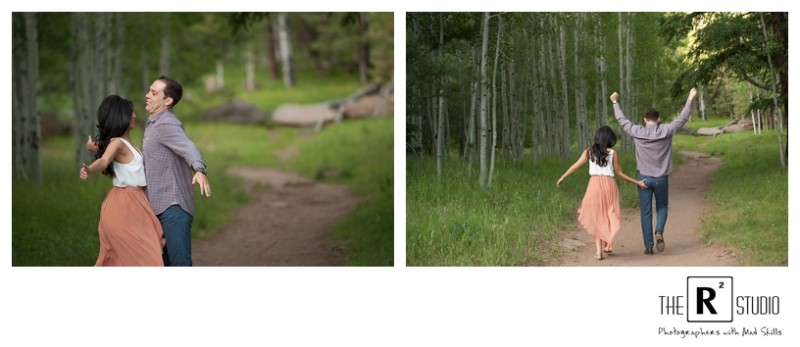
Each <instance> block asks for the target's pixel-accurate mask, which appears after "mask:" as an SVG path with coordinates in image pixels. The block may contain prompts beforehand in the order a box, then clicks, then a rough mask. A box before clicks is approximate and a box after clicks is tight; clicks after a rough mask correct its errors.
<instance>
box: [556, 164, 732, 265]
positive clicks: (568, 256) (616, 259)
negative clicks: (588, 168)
mask: <svg viewBox="0 0 800 347" xmlns="http://www.w3.org/2000/svg"><path fill="white" fill-rule="evenodd" d="M681 154H682V155H683V156H684V163H683V165H681V166H680V167H678V168H677V169H676V170H675V171H673V173H672V174H671V175H670V177H669V185H670V186H669V217H668V218H667V225H666V228H665V229H666V230H665V232H664V241H665V243H666V248H665V249H664V252H661V253H659V252H658V251H657V250H655V248H654V249H653V250H654V251H655V255H652V256H649V255H645V254H644V253H643V251H644V243H643V241H642V228H641V224H640V219H639V209H623V211H622V229H621V230H620V231H619V233H617V236H616V239H615V240H614V243H615V245H614V252H613V254H610V255H604V259H603V260H602V261H597V260H595V259H594V258H593V256H594V253H595V250H594V239H593V238H592V237H591V235H589V234H588V233H587V232H586V231H585V230H583V228H580V226H578V227H577V228H576V229H575V230H571V231H568V232H566V233H564V236H563V238H562V241H561V247H562V249H563V251H564V253H563V254H562V256H561V258H560V259H559V260H557V261H556V262H554V263H553V264H549V265H556V266H737V265H739V264H738V263H737V261H736V257H735V254H734V253H733V251H732V250H730V249H726V248H723V247H720V246H716V245H705V244H703V242H702V241H701V239H700V233H699V230H698V229H699V226H700V224H701V221H702V216H703V214H704V213H705V211H706V209H707V208H708V203H707V201H706V200H705V195H706V192H707V191H708V187H709V185H710V182H711V178H710V174H711V172H712V171H714V170H716V169H717V168H719V166H720V165H722V159H720V158H716V157H710V156H708V155H705V154H702V153H695V152H681ZM618 182H619V181H618ZM619 184H622V183H619ZM624 184H628V183H624ZM653 205H654V207H655V203H654V204H653ZM653 220H654V222H655V211H653Z"/></svg>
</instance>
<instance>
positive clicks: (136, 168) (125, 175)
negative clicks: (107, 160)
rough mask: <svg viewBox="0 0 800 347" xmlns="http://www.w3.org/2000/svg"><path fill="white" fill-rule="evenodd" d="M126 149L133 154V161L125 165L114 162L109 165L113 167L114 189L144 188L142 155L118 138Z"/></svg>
mask: <svg viewBox="0 0 800 347" xmlns="http://www.w3.org/2000/svg"><path fill="white" fill-rule="evenodd" d="M118 139H119V140H120V141H122V143H124V144H125V146H128V149H130V150H131V152H133V160H132V161H131V162H130V163H127V164H121V163H118V162H116V161H114V162H113V163H111V164H112V165H114V180H113V181H114V187H145V186H147V181H146V180H145V176H144V160H142V154H141V153H139V151H138V150H137V149H136V148H134V147H133V146H132V145H131V144H130V143H128V141H125V139H123V138H119V137H118Z"/></svg>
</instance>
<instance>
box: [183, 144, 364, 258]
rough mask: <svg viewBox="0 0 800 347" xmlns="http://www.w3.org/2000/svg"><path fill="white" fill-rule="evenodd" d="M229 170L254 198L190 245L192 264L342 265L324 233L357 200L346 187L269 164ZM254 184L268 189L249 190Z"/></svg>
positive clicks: (339, 251) (340, 252)
mask: <svg viewBox="0 0 800 347" xmlns="http://www.w3.org/2000/svg"><path fill="white" fill-rule="evenodd" d="M289 156H291V154H290V155H289ZM281 159H282V160H285V158H283V157H281ZM228 173H229V174H233V175H238V176H240V177H242V178H244V179H245V180H246V182H248V187H247V188H246V190H247V191H248V192H251V193H252V194H253V195H254V200H253V202H251V203H250V204H248V205H246V206H244V207H242V208H241V209H239V211H238V212H237V214H236V221H235V222H234V223H232V224H230V225H228V226H226V227H225V228H223V230H220V231H218V232H216V233H214V234H213V235H211V236H210V237H208V238H207V239H205V240H201V241H194V242H193V243H192V260H193V264H194V265H195V266H338V265H342V264H343V262H344V259H345V254H344V250H343V249H342V247H340V246H339V245H336V244H335V243H334V242H333V241H331V240H330V238H329V237H328V232H329V231H330V229H331V226H333V224H334V223H336V222H337V221H339V220H340V219H342V218H343V217H345V216H347V215H349V214H350V213H352V212H353V210H354V209H355V207H356V205H357V204H358V203H359V201H360V200H361V199H360V198H359V197H357V196H355V195H353V194H352V193H351V192H350V191H349V189H348V188H347V187H344V186H335V185H329V184H321V183H317V182H314V181H309V180H306V179H303V178H301V177H300V176H299V175H298V174H295V173H290V172H283V171H279V170H274V169H268V168H247V167H235V168H231V169H230V170H228ZM256 185H262V186H266V187H267V189H254V188H255V186H256Z"/></svg>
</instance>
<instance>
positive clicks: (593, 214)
mask: <svg viewBox="0 0 800 347" xmlns="http://www.w3.org/2000/svg"><path fill="white" fill-rule="evenodd" d="M616 143H617V135H616V134H614V130H611V128H609V127H608V126H603V127H600V129H597V132H596V133H595V135H594V144H593V145H592V146H591V147H589V148H587V149H585V150H584V151H583V153H581V156H580V158H578V161H576V162H575V164H573V165H572V166H571V167H570V168H569V169H567V172H565V173H564V175H562V176H561V178H559V179H558V182H556V185H558V186H561V183H563V182H564V180H565V179H566V178H567V176H569V175H571V174H573V173H574V172H575V171H577V170H578V169H579V168H580V167H581V166H583V164H586V162H587V161H588V162H589V175H590V178H589V185H588V186H587V187H586V194H585V195H584V197H583V201H582V202H581V207H580V208H579V209H578V221H579V222H580V223H581V225H582V226H583V227H584V228H585V229H586V231H587V232H589V234H591V235H593V236H594V245H595V254H594V258H595V259H596V260H602V259H603V251H605V252H606V253H611V252H612V247H613V246H612V245H613V243H614V236H615V235H616V234H617V232H618V231H619V229H620V225H621V224H620V222H621V220H622V215H621V212H620V205H619V188H618V187H617V182H616V181H614V173H616V174H617V175H618V176H619V177H620V178H622V179H623V180H625V181H628V182H630V183H633V184H635V185H637V186H639V187H640V188H643V189H644V188H647V186H646V185H645V181H644V180H642V181H637V180H634V179H633V178H630V177H629V176H628V175H625V174H624V173H623V172H622V168H621V167H620V165H619V157H618V156H617V155H616V152H615V151H614V150H613V149H611V148H613V147H614V145H615V144H616ZM603 243H605V247H603V245H602V244H603Z"/></svg>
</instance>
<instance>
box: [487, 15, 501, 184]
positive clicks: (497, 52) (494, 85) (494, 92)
mask: <svg viewBox="0 0 800 347" xmlns="http://www.w3.org/2000/svg"><path fill="white" fill-rule="evenodd" d="M502 38H503V17H501V16H499V15H498V22H497V44H496V45H495V53H494V73H493V74H492V145H491V148H489V153H490V158H491V159H490V163H489V183H488V185H489V187H491V186H492V177H493V176H494V157H495V152H496V148H497V62H498V61H499V60H500V43H501V40H502Z"/></svg>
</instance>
